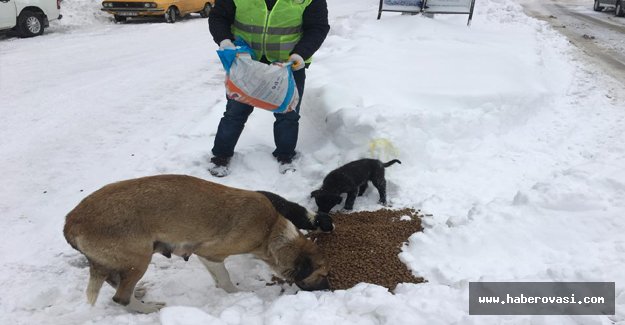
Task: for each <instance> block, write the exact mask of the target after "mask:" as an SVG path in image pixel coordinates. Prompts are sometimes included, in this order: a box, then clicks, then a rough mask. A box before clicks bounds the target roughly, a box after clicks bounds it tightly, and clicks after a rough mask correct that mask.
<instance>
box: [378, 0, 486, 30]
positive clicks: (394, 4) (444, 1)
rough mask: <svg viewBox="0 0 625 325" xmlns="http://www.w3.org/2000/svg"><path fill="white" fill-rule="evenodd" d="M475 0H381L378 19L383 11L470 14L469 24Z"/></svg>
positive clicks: (468, 23)
mask: <svg viewBox="0 0 625 325" xmlns="http://www.w3.org/2000/svg"><path fill="white" fill-rule="evenodd" d="M474 7H475V0H380V7H379V9H378V19H380V17H381V16H382V12H383V11H390V12H401V13H412V14H418V13H424V14H431V15H433V14H455V15H459V14H460V15H469V18H468V20H467V26H468V25H470V24H471V19H473V9H474Z"/></svg>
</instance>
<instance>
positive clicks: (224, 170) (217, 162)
mask: <svg viewBox="0 0 625 325" xmlns="http://www.w3.org/2000/svg"><path fill="white" fill-rule="evenodd" d="M229 164H230V157H221V156H213V157H212V158H211V161H210V166H208V172H209V173H211V175H213V176H215V177H224V176H228V174H230V169H229V168H228V165H229Z"/></svg>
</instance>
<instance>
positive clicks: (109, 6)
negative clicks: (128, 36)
mask: <svg viewBox="0 0 625 325" xmlns="http://www.w3.org/2000/svg"><path fill="white" fill-rule="evenodd" d="M214 4H215V0H153V1H150V0H105V1H102V11H106V12H108V13H110V14H112V15H113V17H114V18H115V21H116V22H124V21H126V19H128V18H130V17H154V16H162V17H164V18H165V21H166V22H168V23H175V22H176V20H178V18H179V17H183V16H186V15H188V14H190V13H199V14H200V15H201V16H202V17H204V18H206V17H208V13H209V12H210V10H211V8H212V6H213V5H214Z"/></svg>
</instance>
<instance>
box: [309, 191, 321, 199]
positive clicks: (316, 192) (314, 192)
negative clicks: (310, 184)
mask: <svg viewBox="0 0 625 325" xmlns="http://www.w3.org/2000/svg"><path fill="white" fill-rule="evenodd" d="M319 194H321V190H314V191H312V192H310V197H317V196H319Z"/></svg>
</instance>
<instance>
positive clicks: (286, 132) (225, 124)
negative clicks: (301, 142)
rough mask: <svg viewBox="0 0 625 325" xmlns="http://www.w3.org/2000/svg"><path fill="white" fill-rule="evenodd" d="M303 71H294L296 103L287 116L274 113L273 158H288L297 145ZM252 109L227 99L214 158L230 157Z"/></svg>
mask: <svg viewBox="0 0 625 325" xmlns="http://www.w3.org/2000/svg"><path fill="white" fill-rule="evenodd" d="M304 70H305V69H300V70H298V71H293V77H294V79H295V85H296V87H297V90H298V91H299V95H300V97H299V102H298V103H297V106H296V107H295V110H294V111H291V112H288V113H274V114H273V115H274V116H275V118H276V120H275V122H274V123H273V139H274V142H275V144H276V150H274V151H273V155H274V157H276V158H278V159H290V158H293V156H295V146H296V145H297V135H298V131H299V118H300V115H299V109H300V105H301V104H302V97H303V95H304V83H305V81H306V72H304ZM253 110H254V107H253V106H250V105H247V104H243V103H239V102H237V101H235V100H232V99H228V102H227V103H226V111H225V112H224V116H223V117H222V118H221V121H219V127H217V135H216V136H215V144H214V145H213V150H212V151H213V155H215V156H220V157H232V155H234V147H235V146H236V144H237V141H238V140H239V136H241V132H243V128H244V127H245V122H247V118H248V117H249V116H250V114H252V111H253Z"/></svg>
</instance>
